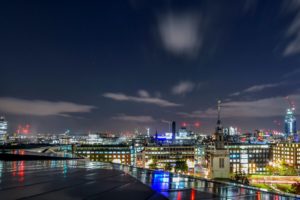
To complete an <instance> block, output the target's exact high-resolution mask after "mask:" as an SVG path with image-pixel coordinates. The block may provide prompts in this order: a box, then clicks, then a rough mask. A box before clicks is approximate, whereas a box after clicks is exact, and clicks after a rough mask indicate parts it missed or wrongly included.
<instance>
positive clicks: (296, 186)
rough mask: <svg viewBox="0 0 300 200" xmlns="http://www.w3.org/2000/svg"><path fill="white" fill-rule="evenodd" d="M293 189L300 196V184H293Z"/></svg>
mask: <svg viewBox="0 0 300 200" xmlns="http://www.w3.org/2000/svg"><path fill="white" fill-rule="evenodd" d="M291 189H292V191H293V192H294V193H296V194H300V183H299V182H297V183H293V184H292V187H291Z"/></svg>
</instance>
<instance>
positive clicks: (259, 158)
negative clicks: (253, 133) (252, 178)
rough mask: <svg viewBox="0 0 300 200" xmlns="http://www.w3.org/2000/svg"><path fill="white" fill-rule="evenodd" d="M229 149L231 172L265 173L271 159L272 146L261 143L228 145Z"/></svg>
mask: <svg viewBox="0 0 300 200" xmlns="http://www.w3.org/2000/svg"><path fill="white" fill-rule="evenodd" d="M226 149H228V150H229V157H230V172H231V173H246V174H265V173H267V171H266V166H267V165H268V163H269V161H270V160H271V150H272V149H271V146H270V145H260V144H245V145H244V144H232V145H226Z"/></svg>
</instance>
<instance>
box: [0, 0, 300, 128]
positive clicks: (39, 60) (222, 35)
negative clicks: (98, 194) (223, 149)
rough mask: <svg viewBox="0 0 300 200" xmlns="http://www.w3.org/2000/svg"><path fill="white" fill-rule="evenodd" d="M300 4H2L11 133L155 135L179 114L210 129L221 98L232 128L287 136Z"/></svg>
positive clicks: (295, 90) (298, 69) (297, 70)
mask: <svg viewBox="0 0 300 200" xmlns="http://www.w3.org/2000/svg"><path fill="white" fill-rule="evenodd" d="M299 7H300V3H299V2H298V1H293V0H290V1H284V2H283V1H277V0H276V1H270V0H269V1H264V2H259V1H254V0H253V1H233V3H232V4H230V5H229V4H227V3H225V2H223V1H214V3H212V2H211V1H190V2H189V3H187V2H185V3H183V2H180V1H153V2H152V1H151V3H150V2H146V1H134V0H130V1H116V2H79V1H78V2H72V3H69V2H61V3H60V4H59V6H58V5H56V4H55V2H51V1H43V2H33V1H29V2H26V3H25V2H19V3H18V6H17V5H16V4H15V3H14V2H6V3H2V6H1V8H0V9H1V13H2V15H3V17H2V18H1V19H0V21H1V24H2V29H3V31H2V32H1V33H0V38H1V39H0V41H1V45H0V51H1V54H0V58H1V59H0V64H1V66H2V70H1V72H2V78H1V79H0V84H1V95H0V115H3V116H5V117H6V119H7V120H8V121H9V130H10V132H12V131H14V130H16V129H17V127H18V124H31V126H32V130H33V131H36V132H54V133H60V132H64V131H65V130H66V129H70V130H72V132H88V131H113V132H119V131H122V130H131V131H133V130H134V129H135V128H140V129H145V128H147V127H151V131H152V132H153V131H155V129H158V130H162V131H166V130H168V124H167V123H166V121H177V123H178V124H181V123H182V122H186V123H188V124H194V123H196V122H198V123H200V125H201V126H200V128H199V131H202V132H206V133H211V134H212V133H213V131H214V127H215V123H216V119H217V112H216V102H217V100H219V99H220V100H222V106H223V108H222V122H223V125H224V126H225V127H229V126H237V127H240V128H242V129H243V130H249V131H253V130H254V129H262V128H265V129H276V130H280V131H283V130H284V115H285V112H286V109H287V108H289V107H290V105H289V104H290V102H289V101H291V102H292V104H295V106H296V110H295V116H296V118H299V114H298V113H299V112H298V111H297V105H299V103H300V87H299V86H300V81H299V80H298V77H299V75H300V63H299V62H300V60H299V55H300V48H299V47H298V46H300V43H299V41H300V40H299V34H300V28H299V25H298V24H299V22H300V18H299V16H300V12H299V11H298V10H299ZM287 96H288V97H289V101H288V100H287V99H286V97H287ZM274 121H280V122H281V124H280V125H278V124H277V123H274Z"/></svg>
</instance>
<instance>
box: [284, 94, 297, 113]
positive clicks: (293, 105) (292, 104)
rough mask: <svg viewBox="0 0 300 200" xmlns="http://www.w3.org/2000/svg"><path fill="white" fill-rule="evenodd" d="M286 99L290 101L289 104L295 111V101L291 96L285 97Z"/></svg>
mask: <svg viewBox="0 0 300 200" xmlns="http://www.w3.org/2000/svg"><path fill="white" fill-rule="evenodd" d="M285 99H286V101H287V102H288V104H289V106H290V109H291V110H292V111H294V110H295V109H296V108H295V103H294V102H293V101H292V100H291V99H290V97H289V96H287V97H285Z"/></svg>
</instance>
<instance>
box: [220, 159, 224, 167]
mask: <svg viewBox="0 0 300 200" xmlns="http://www.w3.org/2000/svg"><path fill="white" fill-rule="evenodd" d="M219 168H224V158H219Z"/></svg>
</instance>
